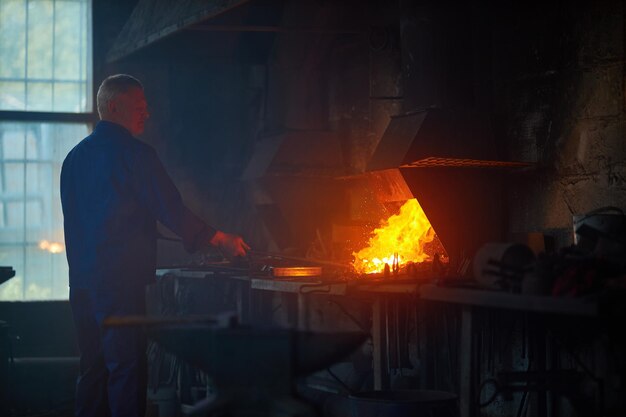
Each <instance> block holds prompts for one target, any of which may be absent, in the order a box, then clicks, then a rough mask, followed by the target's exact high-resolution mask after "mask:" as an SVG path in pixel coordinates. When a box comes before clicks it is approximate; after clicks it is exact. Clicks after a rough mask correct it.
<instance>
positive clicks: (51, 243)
mask: <svg viewBox="0 0 626 417" xmlns="http://www.w3.org/2000/svg"><path fill="white" fill-rule="evenodd" d="M91 61H92V60H91V1H90V0H0V265H10V266H13V268H14V269H15V271H16V276H15V277H14V278H13V279H12V280H10V281H8V282H7V283H5V284H3V285H2V286H0V300H41V299H67V297H68V270H67V260H66V257H65V251H64V248H65V247H64V244H63V215H62V212H61V202H60V196H59V176H60V170H61V164H62V162H63V160H64V159H65V156H66V155H67V153H68V152H69V150H70V149H71V148H72V147H73V146H74V145H76V144H77V143H78V142H79V141H80V140H81V139H82V138H84V137H85V136H86V135H87V134H88V131H89V122H90V120H92V117H93V114H92V110H93V98H92V82H91V73H92V69H91ZM68 120H71V122H68Z"/></svg>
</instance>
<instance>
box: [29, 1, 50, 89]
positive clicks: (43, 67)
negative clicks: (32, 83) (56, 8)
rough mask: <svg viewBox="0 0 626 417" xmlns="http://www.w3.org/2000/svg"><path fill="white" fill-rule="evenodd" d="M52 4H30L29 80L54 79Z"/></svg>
mask: <svg viewBox="0 0 626 417" xmlns="http://www.w3.org/2000/svg"><path fill="white" fill-rule="evenodd" d="M53 18H54V16H53V7H52V2H49V1H31V2H29V3H28V68H27V70H28V78H45V79H50V78H52V49H53V47H54V44H53V38H52V36H53V31H52V26H51V25H49V24H48V22H51V21H52V19H53Z"/></svg>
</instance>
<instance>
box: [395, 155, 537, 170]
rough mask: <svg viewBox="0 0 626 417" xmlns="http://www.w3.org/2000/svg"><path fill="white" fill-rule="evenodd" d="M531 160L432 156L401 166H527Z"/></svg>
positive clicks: (530, 164)
mask: <svg viewBox="0 0 626 417" xmlns="http://www.w3.org/2000/svg"><path fill="white" fill-rule="evenodd" d="M532 165H533V164H532V163H530V162H518V161H485V160H480V159H460V158H436V157H430V158H425V159H420V160H419V161H414V162H411V163H409V164H406V165H401V166H400V168H426V167H459V168H525V167H529V166H532Z"/></svg>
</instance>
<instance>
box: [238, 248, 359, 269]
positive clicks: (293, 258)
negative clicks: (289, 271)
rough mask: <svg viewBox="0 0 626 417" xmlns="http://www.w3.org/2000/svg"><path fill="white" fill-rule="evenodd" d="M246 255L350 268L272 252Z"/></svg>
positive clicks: (344, 265)
mask: <svg viewBox="0 0 626 417" xmlns="http://www.w3.org/2000/svg"><path fill="white" fill-rule="evenodd" d="M248 254H249V255H252V256H265V257H271V258H278V259H284V260H286V261H296V262H308V263H312V264H317V265H327V266H332V267H335V268H351V266H350V265H348V264H343V263H339V262H330V261H319V260H317V259H309V258H299V257H295V256H284V255H281V254H279V253H272V252H262V251H256V250H251V251H249V252H248Z"/></svg>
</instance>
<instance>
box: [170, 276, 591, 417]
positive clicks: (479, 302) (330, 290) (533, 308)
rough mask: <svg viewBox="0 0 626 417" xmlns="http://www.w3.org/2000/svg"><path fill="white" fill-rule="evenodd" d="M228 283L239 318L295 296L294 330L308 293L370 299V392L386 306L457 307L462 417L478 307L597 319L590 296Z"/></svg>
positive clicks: (378, 369)
mask: <svg viewBox="0 0 626 417" xmlns="http://www.w3.org/2000/svg"><path fill="white" fill-rule="evenodd" d="M168 272H169V273H174V274H183V275H185V276H194V277H198V278H209V279H210V278H211V274H207V273H206V272H203V271H193V270H187V271H185V270H178V271H174V270H172V271H168ZM226 278H228V279H233V280H237V281H238V282H240V284H241V285H240V289H241V291H240V296H239V298H238V299H239V301H238V313H239V314H240V315H241V317H242V318H244V319H245V318H246V317H249V315H250V314H251V312H253V311H255V308H256V307H255V306H254V304H255V303H256V302H257V301H256V298H257V296H256V295H255V293H256V292H273V293H282V294H292V295H294V296H295V300H296V301H295V302H296V306H297V307H296V310H297V315H296V316H297V317H295V323H294V324H295V326H296V327H297V328H300V329H302V330H309V326H310V320H309V318H310V309H309V300H310V297H311V296H312V295H315V294H317V295H320V294H323V295H325V296H344V297H353V296H358V297H360V298H361V299H366V300H370V301H371V311H372V321H371V322H372V328H371V336H372V343H373V370H374V388H375V389H377V390H380V389H386V388H389V375H388V372H387V370H388V368H387V366H386V363H387V362H386V356H387V352H386V343H385V338H386V335H387V322H388V317H387V314H388V312H387V308H388V306H389V303H390V302H396V300H397V299H398V298H402V299H405V300H408V301H409V302H414V303H418V304H419V303H421V302H423V301H427V302H434V303H445V304H452V305H456V306H459V307H460V309H461V317H460V321H461V325H460V349H459V358H458V359H459V392H458V394H459V399H460V411H461V416H462V417H469V416H470V414H471V407H472V399H473V398H474V396H475V395H474V393H473V390H472V380H473V379H472V378H473V377H472V357H473V356H472V355H473V352H472V333H473V325H474V315H475V310H476V309H498V310H511V311H518V312H523V313H536V314H548V315H562V316H574V317H589V318H593V317H597V316H598V315H599V306H598V303H597V301H596V300H594V299H593V298H588V299H587V298H556V297H551V296H540V295H522V294H510V293H504V292H498V291H490V290H483V289H473V288H472V289H470V288H456V287H451V286H437V285H433V284H432V283H426V282H419V281H413V282H410V281H400V280H398V281H397V282H394V281H393V279H389V281H388V282H385V281H375V282H374V281H367V280H355V281H324V280H321V279H315V278H308V279H302V278H299V279H271V278H255V277H248V276H232V275H231V276H228V277H226Z"/></svg>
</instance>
